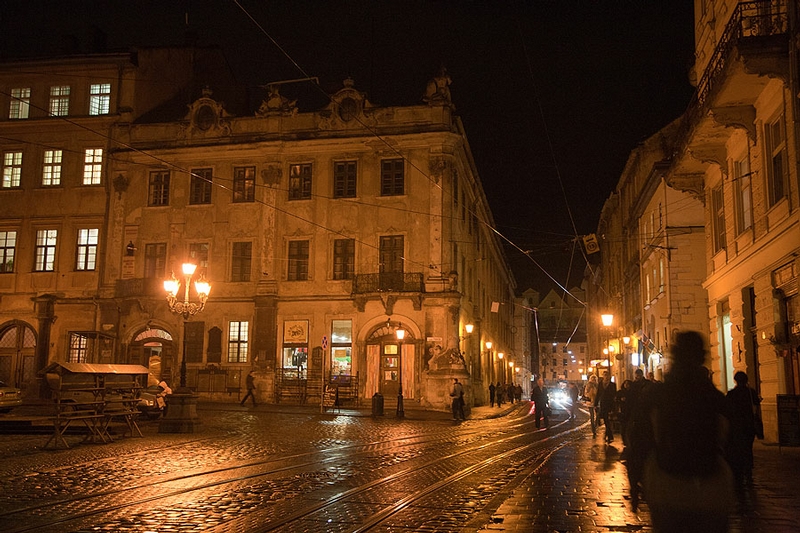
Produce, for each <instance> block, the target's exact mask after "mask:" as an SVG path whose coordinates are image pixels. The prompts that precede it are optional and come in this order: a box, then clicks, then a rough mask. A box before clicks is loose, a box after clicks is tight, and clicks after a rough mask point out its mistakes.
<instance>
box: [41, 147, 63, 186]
mask: <svg viewBox="0 0 800 533" xmlns="http://www.w3.org/2000/svg"><path fill="white" fill-rule="evenodd" d="M62 157H63V156H62V152H61V150H45V151H44V164H43V167H42V185H44V186H45V187H50V186H54V185H61V158H62Z"/></svg>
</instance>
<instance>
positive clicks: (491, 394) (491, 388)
mask: <svg viewBox="0 0 800 533" xmlns="http://www.w3.org/2000/svg"><path fill="white" fill-rule="evenodd" d="M494 390H495V387H494V383H492V382H489V406H490V407H494Z"/></svg>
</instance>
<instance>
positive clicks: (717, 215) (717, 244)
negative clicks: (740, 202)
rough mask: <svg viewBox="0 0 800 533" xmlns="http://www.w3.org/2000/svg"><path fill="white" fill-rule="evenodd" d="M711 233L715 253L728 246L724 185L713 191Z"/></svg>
mask: <svg viewBox="0 0 800 533" xmlns="http://www.w3.org/2000/svg"><path fill="white" fill-rule="evenodd" d="M711 217H712V219H711V232H712V237H713V239H712V241H713V243H712V244H713V247H714V253H717V252H719V251H720V250H723V249H724V248H725V247H726V246H727V242H726V238H725V205H724V200H723V196H722V184H720V185H718V186H716V187H714V188H713V189H711Z"/></svg>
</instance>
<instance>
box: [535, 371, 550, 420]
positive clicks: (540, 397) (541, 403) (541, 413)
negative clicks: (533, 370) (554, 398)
mask: <svg viewBox="0 0 800 533" xmlns="http://www.w3.org/2000/svg"><path fill="white" fill-rule="evenodd" d="M531 400H532V401H533V404H534V406H533V418H534V420H535V421H536V429H539V428H540V427H541V422H542V419H544V427H545V428H548V427H550V422H549V418H550V396H549V395H548V393H547V387H545V385H544V380H543V379H542V378H539V379H537V380H536V386H534V387H533V391H531Z"/></svg>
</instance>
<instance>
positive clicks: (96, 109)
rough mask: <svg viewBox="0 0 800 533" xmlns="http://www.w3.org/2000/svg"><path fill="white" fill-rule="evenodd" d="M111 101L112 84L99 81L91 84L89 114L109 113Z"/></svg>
mask: <svg viewBox="0 0 800 533" xmlns="http://www.w3.org/2000/svg"><path fill="white" fill-rule="evenodd" d="M110 103H111V84H110V83H97V84H92V85H90V86H89V114H90V115H108V110H109V104H110Z"/></svg>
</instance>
